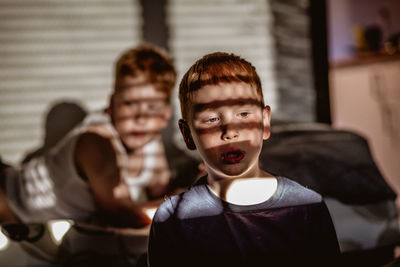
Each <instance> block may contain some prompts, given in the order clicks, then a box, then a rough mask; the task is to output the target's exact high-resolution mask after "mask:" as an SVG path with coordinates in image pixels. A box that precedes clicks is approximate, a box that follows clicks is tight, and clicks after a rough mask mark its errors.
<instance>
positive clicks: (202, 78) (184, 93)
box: [179, 52, 264, 120]
mask: <svg viewBox="0 0 400 267" xmlns="http://www.w3.org/2000/svg"><path fill="white" fill-rule="evenodd" d="M232 82H244V83H247V84H249V85H251V86H252V87H253V88H255V89H256V90H257V95H258V97H259V100H260V103H261V104H262V105H264V98H263V92H262V87H261V80H260V77H259V76H258V74H257V72H256V69H255V67H254V66H253V65H252V64H251V63H250V62H248V61H246V60H245V59H243V58H241V57H239V56H237V55H235V54H232V53H225V52H215V53H211V54H208V55H205V56H203V57H202V58H201V59H199V60H197V61H196V62H195V63H194V64H193V65H192V66H191V67H190V68H189V70H188V71H187V72H186V73H185V75H184V76H183V78H182V81H181V83H180V85H179V101H180V104H181V113H182V118H183V119H184V120H187V119H188V115H189V111H190V107H191V105H192V95H193V92H195V91H196V90H199V89H200V88H202V87H203V86H206V85H217V84H219V83H232Z"/></svg>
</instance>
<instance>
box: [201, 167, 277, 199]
mask: <svg viewBox="0 0 400 267" xmlns="http://www.w3.org/2000/svg"><path fill="white" fill-rule="evenodd" d="M260 172H261V173H260V175H258V176H256V177H245V178H242V177H240V178H225V179H218V180H217V179H213V178H212V177H210V176H208V178H207V183H208V186H209V188H210V189H211V191H212V192H213V193H214V194H215V195H217V196H218V197H219V198H221V199H223V200H224V201H227V202H229V203H232V204H236V205H254V204H259V203H262V202H264V201H267V200H268V199H269V198H271V197H272V196H273V195H274V193H275V192H276V189H277V187H278V180H277V179H276V177H274V176H272V175H271V174H269V173H267V172H264V171H262V170H261V171H260Z"/></svg>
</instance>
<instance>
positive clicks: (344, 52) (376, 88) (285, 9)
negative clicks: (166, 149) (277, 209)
mask: <svg viewBox="0 0 400 267" xmlns="http://www.w3.org/2000/svg"><path fill="white" fill-rule="evenodd" d="M399 12H400V2H399V1H398V0H381V1H377V0H247V1H245V0H205V1H195V0H115V1H105V0H86V1H78V0H69V1H61V0H37V1H30V0H0V58H1V60H0V129H1V131H0V156H1V158H2V160H3V161H5V162H7V163H9V164H13V165H18V164H20V163H21V162H22V161H24V159H26V158H29V157H30V156H32V155H35V153H40V151H41V150H42V149H43V148H45V147H50V146H51V145H53V144H54V143H55V142H56V141H57V139H59V136H62V135H63V134H64V133H65V132H66V131H68V130H69V129H70V128H71V127H73V125H75V124H76V123H77V122H79V121H80V120H81V119H82V118H83V116H84V115H85V114H86V113H87V112H91V111H94V110H98V109H102V108H105V107H106V106H107V103H108V97H109V95H110V93H111V90H112V84H113V67H114V66H113V65H114V61H115V59H116V58H117V57H118V56H119V54H120V53H121V52H122V51H124V50H125V49H127V48H129V47H132V46H135V45H137V44H139V43H141V42H143V41H146V42H152V43H154V44H156V45H159V46H162V47H164V48H165V49H167V50H168V51H169V52H170V53H171V55H172V56H173V58H174V60H175V63H176V66H177V69H178V81H179V79H180V77H182V75H183V74H184V72H185V71H186V69H187V68H188V67H189V66H190V65H191V64H192V63H193V62H194V61H195V60H196V59H197V58H199V57H201V56H202V55H204V54H205V53H209V52H213V51H218V50H219V51H226V52H233V53H236V54H238V55H240V56H243V57H245V58H246V59H248V60H249V61H250V62H252V63H253V64H254V65H255V66H256V68H257V70H258V73H259V74H260V76H261V80H262V83H263V89H264V97H265V100H266V102H267V103H268V104H269V105H270V106H271V108H272V114H273V115H272V118H273V121H278V120H279V121H290V122H299V123H304V122H305V123H326V124H330V125H332V127H334V128H338V129H339V128H340V129H348V130H352V131H354V132H357V133H358V134H360V135H362V136H364V137H365V138H367V140H368V141H369V143H370V146H371V150H372V153H373V156H374V158H375V160H376V162H377V164H378V167H379V168H380V170H381V171H382V173H383V175H384V177H385V179H386V180H387V181H388V183H389V184H390V185H392V186H393V187H394V189H395V190H396V191H397V192H400V177H399V173H400V164H399V163H400V162H399V159H400V154H399V153H400V152H399V151H400V138H399V137H400V119H399V118H400V106H399V105H398V104H399V102H400V88H399V87H400V56H399V55H400V52H399V51H400V46H399V37H398V34H399V32H400V18H399V17H398V16H397V15H398V14H399ZM173 103H174V105H175V116H174V117H173V119H172V121H171V125H170V127H169V128H168V134H171V135H170V136H173V138H171V139H170V140H171V142H177V143H180V142H181V141H180V137H179V133H178V131H177V126H176V125H177V123H176V122H177V120H178V119H179V116H180V114H179V112H180V111H179V105H178V99H177V91H175V94H174V100H173Z"/></svg>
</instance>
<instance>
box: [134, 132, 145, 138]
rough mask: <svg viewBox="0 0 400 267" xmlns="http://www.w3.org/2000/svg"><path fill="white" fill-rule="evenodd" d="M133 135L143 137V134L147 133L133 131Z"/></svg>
mask: <svg viewBox="0 0 400 267" xmlns="http://www.w3.org/2000/svg"><path fill="white" fill-rule="evenodd" d="M131 135H133V136H135V137H142V136H145V135H146V133H145V132H131Z"/></svg>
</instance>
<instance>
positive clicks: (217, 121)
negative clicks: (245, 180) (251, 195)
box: [180, 83, 270, 176]
mask: <svg viewBox="0 0 400 267" xmlns="http://www.w3.org/2000/svg"><path fill="white" fill-rule="evenodd" d="M192 103H193V112H192V113H191V114H189V115H188V117H189V121H188V123H187V124H186V123H184V122H183V121H181V122H180V128H181V131H182V134H183V135H184V139H185V142H186V144H187V145H188V147H189V148H190V149H195V148H197V149H198V150H199V152H200V154H201V156H202V158H203V160H204V163H205V165H206V169H207V171H208V172H209V173H210V172H212V173H215V174H216V175H218V176H247V175H251V174H252V173H254V171H256V170H258V157H259V154H260V151H261V148H262V143H263V139H267V138H268V137H269V133H270V132H269V120H270V109H269V107H268V106H266V107H263V106H262V102H261V101H260V99H259V97H258V95H257V92H256V90H255V89H254V88H252V87H251V86H250V85H248V84H245V83H221V84H218V85H207V86H204V87H202V88H201V89H199V90H197V91H196V92H194V93H193V99H192ZM185 129H186V130H185Z"/></svg>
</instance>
